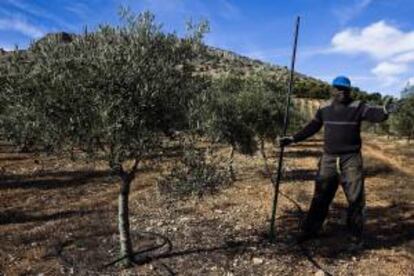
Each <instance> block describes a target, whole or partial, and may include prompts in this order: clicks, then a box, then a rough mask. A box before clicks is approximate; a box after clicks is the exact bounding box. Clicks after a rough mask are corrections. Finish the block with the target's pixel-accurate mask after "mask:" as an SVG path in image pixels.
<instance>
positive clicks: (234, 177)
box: [229, 145, 236, 181]
mask: <svg viewBox="0 0 414 276" xmlns="http://www.w3.org/2000/svg"><path fill="white" fill-rule="evenodd" d="M234 152H235V146H234V145H232V147H231V152H230V164H229V170H230V177H231V179H232V180H233V181H235V180H236V173H235V172H234V165H233V163H234Z"/></svg>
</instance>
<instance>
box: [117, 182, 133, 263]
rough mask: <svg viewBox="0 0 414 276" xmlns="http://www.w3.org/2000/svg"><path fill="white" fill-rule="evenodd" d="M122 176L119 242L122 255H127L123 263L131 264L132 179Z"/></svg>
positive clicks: (119, 202) (119, 198)
mask: <svg viewBox="0 0 414 276" xmlns="http://www.w3.org/2000/svg"><path fill="white" fill-rule="evenodd" d="M128 180H129V179H125V178H122V181H121V184H120V185H121V187H120V192H119V196H118V229H119V242H120V245H121V257H125V260H124V261H123V264H124V265H126V266H130V265H131V262H132V241H131V234H130V230H129V206H128V200H129V190H130V187H131V181H128Z"/></svg>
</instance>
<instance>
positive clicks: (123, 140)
mask: <svg viewBox="0 0 414 276" xmlns="http://www.w3.org/2000/svg"><path fill="white" fill-rule="evenodd" d="M121 15H122V18H123V24H122V25H121V26H119V27H112V26H105V25H103V26H99V28H98V29H97V30H96V31H95V32H93V33H86V32H85V34H83V35H81V36H75V37H74V39H73V40H72V41H71V42H69V43H60V42H58V41H57V40H56V39H55V38H54V37H50V38H47V39H44V40H42V41H41V42H40V43H36V44H34V45H33V46H32V47H31V49H30V51H29V58H28V60H29V62H28V63H17V62H16V63H15V65H16V68H18V69H19V71H20V72H18V73H23V75H22V76H20V78H17V77H16V78H9V79H8V80H7V89H6V91H8V93H9V94H10V95H11V94H14V95H19V97H21V99H22V100H23V101H27V102H25V103H24V107H25V108H29V109H30V108H32V109H33V110H29V111H28V114H29V116H28V117H27V118H24V119H23V120H22V122H25V123H29V124H33V125H35V126H39V127H40V129H41V131H39V132H36V133H35V135H34V136H35V137H36V139H37V140H38V141H37V142H39V143H41V144H44V145H47V146H48V148H52V149H54V150H55V151H63V150H69V149H72V148H76V149H81V150H83V151H84V152H86V153H88V156H89V157H90V158H91V159H104V160H106V161H107V164H108V166H109V167H110V169H111V170H112V172H113V173H114V174H115V175H117V176H119V179H120V191H119V198H118V226H119V235H120V253H121V256H122V257H125V263H126V264H129V263H130V262H131V261H132V258H133V247H132V242H131V237H130V227H129V208H128V198H129V193H130V187H131V183H132V182H133V180H134V179H135V178H136V177H137V175H138V173H139V164H140V162H142V161H143V160H144V159H145V158H147V157H148V156H152V155H153V154H154V153H158V152H159V150H160V147H162V141H163V140H165V139H167V136H166V135H165V133H168V131H169V130H170V129H176V130H180V129H185V128H187V127H188V106H189V102H190V100H191V98H192V96H193V95H194V94H196V93H197V91H194V87H199V86H198V85H196V83H197V82H198V77H197V76H196V75H195V74H194V71H195V70H194V65H193V63H194V60H195V58H197V56H198V55H199V54H200V53H201V51H203V50H204V47H203V45H202V37H203V34H204V33H205V31H207V27H208V26H207V24H205V23H201V24H200V25H195V26H194V25H191V26H189V27H190V29H189V31H188V34H187V35H186V36H185V37H183V38H180V37H178V36H177V35H176V34H167V33H164V32H163V31H162V30H161V26H159V25H157V24H156V23H155V19H154V16H153V15H152V14H151V13H149V12H144V13H141V14H138V15H135V14H133V13H131V12H130V11H128V10H123V11H122V14H121ZM16 70H17V69H16ZM23 94H24V95H23ZM16 104H17V103H15V102H10V103H9V106H8V107H7V108H6V110H7V111H9V110H11V109H12V108H14V107H16ZM19 108H20V107H19ZM14 115H16V114H14ZM13 120H15V121H19V120H20V118H18V117H17V116H16V117H14V118H13ZM16 131H17V132H19V131H18V130H16ZM28 132H31V130H30V129H29V130H28ZM32 134H33V133H32ZM20 136H21V135H20ZM11 138H14V137H11Z"/></svg>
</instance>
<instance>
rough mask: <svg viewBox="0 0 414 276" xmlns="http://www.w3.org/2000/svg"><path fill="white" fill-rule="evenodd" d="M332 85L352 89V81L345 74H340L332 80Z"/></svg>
mask: <svg viewBox="0 0 414 276" xmlns="http://www.w3.org/2000/svg"><path fill="white" fill-rule="evenodd" d="M332 86H335V87H340V88H346V89H351V81H350V80H349V78H347V77H345V76H338V77H336V78H335V79H334V80H333V81H332Z"/></svg>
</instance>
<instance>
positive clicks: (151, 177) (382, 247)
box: [0, 136, 414, 276]
mask: <svg viewBox="0 0 414 276" xmlns="http://www.w3.org/2000/svg"><path fill="white" fill-rule="evenodd" d="M364 140H365V146H364V156H365V169H366V192H367V222H366V238H365V246H364V248H363V249H361V250H358V251H351V250H349V248H348V246H347V245H348V243H349V236H348V234H347V232H346V229H345V225H344V220H345V211H346V202H345V197H344V195H343V192H342V191H340V190H338V193H337V196H336V199H335V201H334V203H333V204H332V208H331V211H330V214H329V219H328V221H327V222H326V224H325V225H324V229H323V231H322V234H321V237H320V238H318V239H316V240H314V241H310V242H307V243H305V246H304V247H303V248H301V247H298V246H297V245H294V244H292V241H293V238H294V236H295V235H296V234H297V227H298V223H299V222H300V220H301V218H302V214H301V212H299V209H298V208H299V207H300V208H301V209H303V210H305V211H306V210H307V208H308V206H309V204H310V200H311V198H312V192H313V178H314V175H315V169H316V164H317V159H318V157H319V156H320V149H321V142H320V141H319V140H313V141H309V142H306V143H301V144H299V145H297V146H294V147H291V148H289V150H288V152H287V153H286V171H285V178H284V180H283V184H282V186H281V192H282V193H283V194H284V195H285V196H280V197H279V204H278V210H277V220H276V227H277V240H276V242H274V243H270V242H268V241H267V238H266V233H267V231H268V227H269V216H270V211H271V201H272V196H273V188H272V186H271V184H270V180H269V179H268V178H266V177H264V176H263V174H262V168H263V163H262V160H261V158H260V156H254V157H244V156H240V155H236V162H235V164H236V168H237V171H238V180H237V181H236V182H235V183H234V184H233V185H232V186H231V187H230V188H227V189H225V190H223V191H222V192H221V193H219V194H217V195H214V196H207V197H205V198H203V199H197V198H190V199H187V200H184V201H168V200H165V199H164V198H163V197H162V196H160V195H159V194H158V192H157V188H156V184H155V183H156V177H157V176H158V175H159V174H158V172H157V170H158V169H155V168H152V167H151V165H150V163H146V164H144V165H143V167H142V168H141V173H140V174H139V175H138V177H137V179H136V180H135V183H134V185H133V191H132V194H131V197H130V205H131V208H130V209H131V227H132V232H133V238H134V248H135V250H136V251H137V252H140V254H139V255H137V256H138V257H137V265H136V266H134V267H132V268H130V269H127V270H124V269H121V268H120V267H119V266H117V265H113V266H109V267H106V268H103V266H104V265H105V264H107V263H109V262H111V261H112V260H115V259H117V252H118V243H117V226H116V204H117V201H116V199H117V191H118V186H117V185H116V183H117V181H118V179H117V178H116V177H114V176H111V174H110V173H109V171H108V170H107V169H106V167H105V166H104V165H103V164H100V163H95V164H88V163H85V162H76V163H75V162H72V161H70V160H66V159H62V158H57V157H53V156H43V155H42V156H34V155H32V154H20V153H15V149H14V148H13V147H12V146H10V145H7V144H2V145H1V146H0V170H1V178H0V275H63V274H64V275H71V274H73V275H138V274H139V275H229V276H230V275H313V274H315V273H318V274H317V275H321V274H322V272H323V271H325V272H328V273H330V274H332V275H414V273H413V271H414V240H413V239H414V208H413V207H414V191H413V188H414V180H413V177H414V167H413V166H414V162H413V160H414V147H413V146H412V145H406V144H405V143H404V142H402V141H396V140H392V141H388V140H386V139H385V138H378V137H374V136H368V137H365V139H364ZM267 147H268V152H269V154H270V155H271V156H272V157H275V151H274V150H273V149H272V147H271V146H270V145H267ZM223 151H224V152H225V153H227V152H228V149H223ZM272 162H273V163H274V158H273V159H272ZM156 245H159V248H157V249H156V250H153V251H150V250H147V249H149V248H152V247H154V246H156ZM318 266H319V268H318ZM320 269H322V270H323V271H320Z"/></svg>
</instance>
